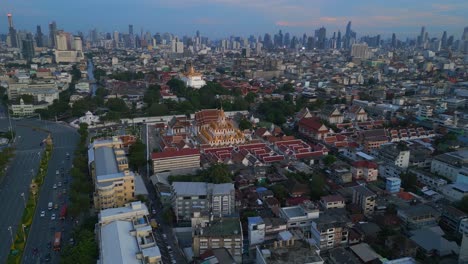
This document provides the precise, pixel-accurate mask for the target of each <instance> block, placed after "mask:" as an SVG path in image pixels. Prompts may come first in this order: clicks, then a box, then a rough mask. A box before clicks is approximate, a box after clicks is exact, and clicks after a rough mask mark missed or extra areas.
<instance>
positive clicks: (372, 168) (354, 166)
mask: <svg viewBox="0 0 468 264" xmlns="http://www.w3.org/2000/svg"><path fill="white" fill-rule="evenodd" d="M351 174H352V175H353V178H354V179H357V180H359V179H363V180H365V181H367V182H370V181H376V180H377V176H378V175H379V169H378V165H377V163H375V162H372V161H367V160H361V161H355V162H353V163H351Z"/></svg>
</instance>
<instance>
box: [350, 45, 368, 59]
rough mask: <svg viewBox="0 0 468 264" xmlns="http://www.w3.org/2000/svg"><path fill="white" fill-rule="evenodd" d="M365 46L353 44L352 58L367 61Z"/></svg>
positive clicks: (366, 48)
mask: <svg viewBox="0 0 468 264" xmlns="http://www.w3.org/2000/svg"><path fill="white" fill-rule="evenodd" d="M368 50H369V48H368V46H367V44H353V47H352V49H351V56H352V57H354V58H361V59H367V58H368V57H369V52H368Z"/></svg>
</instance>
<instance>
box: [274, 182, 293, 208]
mask: <svg viewBox="0 0 468 264" xmlns="http://www.w3.org/2000/svg"><path fill="white" fill-rule="evenodd" d="M271 191H272V192H273V194H274V195H275V197H276V199H278V201H280V202H281V204H284V201H285V199H286V197H288V193H289V192H288V190H287V189H286V187H284V185H282V184H275V185H273V186H272V187H271Z"/></svg>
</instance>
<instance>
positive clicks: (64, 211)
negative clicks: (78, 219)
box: [60, 204, 67, 220]
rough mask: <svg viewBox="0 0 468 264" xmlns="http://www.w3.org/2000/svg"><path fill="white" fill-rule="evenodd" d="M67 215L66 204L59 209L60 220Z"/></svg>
mask: <svg viewBox="0 0 468 264" xmlns="http://www.w3.org/2000/svg"><path fill="white" fill-rule="evenodd" d="M65 217H67V205H66V204H65V205H63V206H62V209H60V220H64V219H65Z"/></svg>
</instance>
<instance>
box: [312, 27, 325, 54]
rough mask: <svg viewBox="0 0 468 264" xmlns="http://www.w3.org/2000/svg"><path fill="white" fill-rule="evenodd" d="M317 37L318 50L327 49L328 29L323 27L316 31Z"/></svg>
mask: <svg viewBox="0 0 468 264" xmlns="http://www.w3.org/2000/svg"><path fill="white" fill-rule="evenodd" d="M315 37H316V38H317V45H316V46H317V48H319V49H325V46H326V41H327V39H326V38H327V29H326V28H324V27H321V28H319V29H317V30H315Z"/></svg>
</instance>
